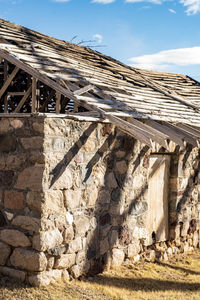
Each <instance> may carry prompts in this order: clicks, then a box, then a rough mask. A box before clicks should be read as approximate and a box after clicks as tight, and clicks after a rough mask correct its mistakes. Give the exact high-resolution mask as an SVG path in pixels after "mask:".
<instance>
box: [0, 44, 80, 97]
mask: <svg viewBox="0 0 200 300" xmlns="http://www.w3.org/2000/svg"><path fill="white" fill-rule="evenodd" d="M0 56H1V57H2V58H4V59H7V60H8V61H9V62H10V63H12V64H14V65H16V66H17V67H18V68H20V69H22V70H23V71H25V72H27V73H29V74H31V75H32V76H33V77H35V78H37V79H38V80H40V81H41V82H43V83H44V84H46V85H48V86H49V87H51V88H52V89H54V90H57V91H58V92H60V93H61V94H63V95H65V96H66V97H68V98H71V99H73V100H76V98H75V95H73V93H71V92H70V91H68V90H67V89H66V88H64V87H62V86H61V85H59V84H58V83H57V82H55V81H54V80H51V79H49V77H47V76H46V75H44V74H41V73H40V72H39V71H37V70H35V69H33V68H32V67H30V66H29V65H27V64H25V63H24V62H22V61H20V60H18V59H17V58H15V57H13V56H11V55H10V54H9V53H7V52H6V51H4V50H2V49H0Z"/></svg>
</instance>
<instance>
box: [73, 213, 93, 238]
mask: <svg viewBox="0 0 200 300" xmlns="http://www.w3.org/2000/svg"><path fill="white" fill-rule="evenodd" d="M74 225H75V233H76V235H80V236H85V234H86V232H87V231H88V229H89V228H90V220H89V219H88V218H87V217H85V216H77V217H75V219H74Z"/></svg>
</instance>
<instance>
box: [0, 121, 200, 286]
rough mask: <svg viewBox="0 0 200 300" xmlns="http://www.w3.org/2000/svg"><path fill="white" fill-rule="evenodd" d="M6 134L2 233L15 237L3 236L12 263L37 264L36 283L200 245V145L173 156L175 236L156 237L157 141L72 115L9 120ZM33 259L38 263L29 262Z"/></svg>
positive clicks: (19, 267)
mask: <svg viewBox="0 0 200 300" xmlns="http://www.w3.org/2000/svg"><path fill="white" fill-rule="evenodd" d="M107 133H109V134H107ZM0 135H1V137H2V139H1V142H0V226H1V229H0V232H1V233H0V237H2V232H3V230H9V231H8V232H9V234H10V235H11V236H10V235H7V234H6V235H5V234H3V239H2V238H0V240H1V242H0V243H1V245H2V244H3V245H4V248H3V249H4V252H5V256H4V257H3V256H2V257H1V260H2V264H6V268H7V267H10V265H11V264H12V262H11V261H14V263H16V261H17V264H16V265H14V267H15V268H16V269H15V270H16V272H20V271H22V272H23V274H24V271H23V270H28V274H27V277H28V278H29V279H28V280H29V282H31V284H35V285H41V284H48V283H50V282H53V281H54V279H52V278H60V276H61V275H60V274H64V273H66V274H67V277H69V274H68V272H70V275H71V276H74V277H79V276H81V275H82V274H86V273H87V272H88V270H89V269H90V271H91V272H92V273H93V274H96V273H98V272H100V271H102V270H103V267H104V266H103V264H104V263H106V262H107V263H108V264H109V261H110V263H111V265H112V266H119V265H120V264H121V263H122V262H123V260H124V259H125V258H127V257H131V259H133V261H135V262H136V261H138V260H139V259H141V257H144V258H145V259H146V260H147V261H153V260H154V259H156V260H160V261H163V260H166V259H168V258H169V257H170V256H171V255H176V254H177V253H184V252H187V251H191V250H192V249H194V248H196V247H198V246H199V241H200V221H199V220H200V204H199V192H200V175H199V174H198V171H199V153H198V152H199V149H197V148H193V149H192V148H190V147H189V146H188V148H187V149H186V150H185V151H182V152H181V153H179V152H178V151H176V152H174V153H172V154H171V166H170V178H169V189H168V190H169V229H170V235H169V240H170V242H167V241H166V242H163V243H155V241H152V232H148V219H147V216H148V210H149V206H148V203H149V201H148V200H149V199H148V176H149V165H150V154H151V150H150V149H148V147H146V146H145V145H143V144H141V143H140V142H138V141H136V140H134V139H133V138H131V137H129V136H127V135H125V134H124V133H122V132H121V131H120V130H118V129H116V128H114V126H111V127H110V126H109V132H107V129H106V130H105V128H104V125H103V124H100V123H99V124H98V123H90V122H85V121H84V122H79V121H74V120H70V119H68V118H49V117H48V118H42V117H34V118H33V117H29V118H20V120H19V119H16V118H9V119H5V118H2V119H0ZM6 139H7V141H8V143H3V142H2V141H3V140H4V141H5V140H6ZM162 151H163V150H162ZM8 228H9V229H8ZM12 230H15V231H14V233H17V235H19V236H20V239H18V238H17V236H16V234H11V232H12ZM19 241H20V243H19ZM152 242H153V245H151V243H152ZM6 244H7V246H6ZM8 245H10V246H12V251H13V254H12V255H11V258H12V259H10V260H9V255H10V253H9V251H7V250H8V249H10V248H9V246H8ZM16 247H21V248H27V247H28V249H24V251H25V252H23V249H22V250H20V251H19V250H18V248H16ZM21 248H20V249H21ZM5 249H7V250H5ZM33 249H35V250H37V251H39V252H37V251H33ZM26 251H30V252H26ZM18 252H19V253H18ZM2 253H3V252H2ZM8 253H9V254H8ZM22 254H23V255H22ZM32 255H33V258H31V256H32ZM24 257H25V258H24ZM30 258H31V259H30ZM20 260H21V262H20ZM31 260H32V261H38V263H34V264H35V265H34V267H33V265H32V267H30V266H29V269H27V265H28V264H31ZM42 261H43V263H42ZM22 262H23V263H22ZM23 264H24V265H23ZM25 265H26V266H25ZM30 269H31V270H30ZM33 269H34V270H33ZM9 270H10V269H9ZM51 271H55V272H54V273H51ZM56 271H59V272H56ZM33 272H36V273H33ZM19 274H20V273H19ZM24 276H25V275H24Z"/></svg>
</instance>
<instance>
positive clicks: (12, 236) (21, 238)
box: [0, 229, 31, 247]
mask: <svg viewBox="0 0 200 300" xmlns="http://www.w3.org/2000/svg"><path fill="white" fill-rule="evenodd" d="M0 240H1V241H3V242H5V243H7V244H8V245H11V246H13V247H30V246H31V242H30V240H29V239H28V237H27V236H26V235H25V234H24V233H23V232H21V231H18V230H14V229H3V230H1V231H0Z"/></svg>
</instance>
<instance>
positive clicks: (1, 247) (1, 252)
mask: <svg viewBox="0 0 200 300" xmlns="http://www.w3.org/2000/svg"><path fill="white" fill-rule="evenodd" d="M10 252H11V249H10V247H9V246H8V245H7V244H4V243H2V242H0V265H1V266H4V265H5V264H6V261H7V259H8V257H9V255H10Z"/></svg>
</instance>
